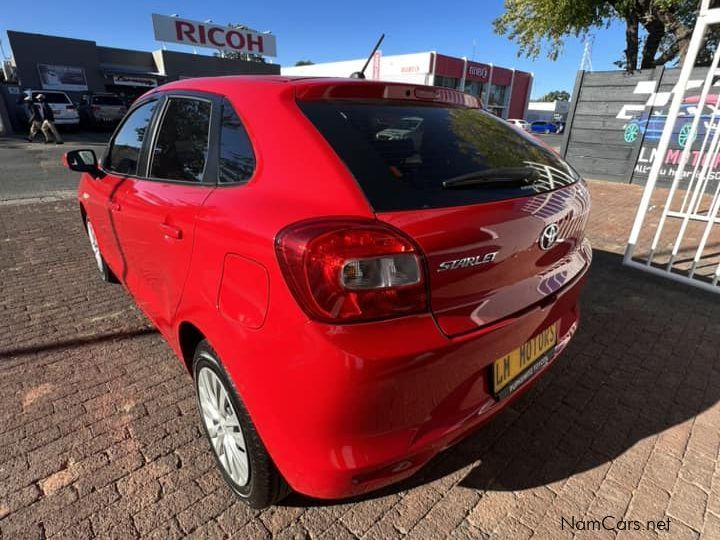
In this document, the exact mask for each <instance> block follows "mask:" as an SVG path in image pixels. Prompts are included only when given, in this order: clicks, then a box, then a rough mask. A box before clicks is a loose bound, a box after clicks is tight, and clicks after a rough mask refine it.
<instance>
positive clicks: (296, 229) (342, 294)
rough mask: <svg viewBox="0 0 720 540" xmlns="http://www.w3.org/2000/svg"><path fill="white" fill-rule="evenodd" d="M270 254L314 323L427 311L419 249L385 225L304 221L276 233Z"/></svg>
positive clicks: (338, 221) (339, 221) (345, 221)
mask: <svg viewBox="0 0 720 540" xmlns="http://www.w3.org/2000/svg"><path fill="white" fill-rule="evenodd" d="M275 249H276V252H277V256H278V260H279V262H280V268H281V269H282V272H283V275H284V276H285V280H286V281H287V283H288V286H289V287H290V290H291V291H292V293H293V295H294V296H295V298H296V300H297V302H298V304H299V305H300V307H301V308H302V309H303V310H304V311H305V312H306V313H307V314H308V315H309V316H310V317H311V318H313V319H315V320H319V321H322V322H328V323H349V322H361V321H370V320H379V319H388V318H393V317H401V316H404V315H410V314H415V313H423V312H426V311H427V310H428V303H427V292H426V284H425V272H424V269H423V266H424V265H423V256H422V253H421V251H420V248H419V247H417V246H416V245H415V243H414V242H413V241H412V240H410V239H409V238H407V237H406V236H404V235H403V234H402V233H400V232H398V231H396V230H395V229H392V228H391V227H389V226H387V225H383V224H380V223H378V222H376V221H372V220H360V219H342V220H340V219H328V220H318V221H304V222H300V223H297V224H295V225H291V226H289V227H287V228H286V229H284V230H283V231H281V232H280V234H279V235H278V237H277V240H276V242H275Z"/></svg>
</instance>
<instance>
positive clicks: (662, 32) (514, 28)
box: [493, 0, 717, 72]
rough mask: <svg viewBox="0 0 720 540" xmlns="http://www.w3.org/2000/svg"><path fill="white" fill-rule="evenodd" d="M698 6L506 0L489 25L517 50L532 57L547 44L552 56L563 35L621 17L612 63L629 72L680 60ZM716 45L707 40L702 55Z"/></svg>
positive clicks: (693, 1)
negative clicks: (619, 44) (620, 41)
mask: <svg viewBox="0 0 720 540" xmlns="http://www.w3.org/2000/svg"><path fill="white" fill-rule="evenodd" d="M698 5H699V3H698V1H697V0H505V12H504V13H503V14H502V15H501V16H500V17H498V18H497V19H495V21H493V26H494V28H495V32H496V33H498V34H500V35H505V36H507V37H508V38H509V39H510V40H512V41H514V42H516V43H517V44H518V45H519V47H520V49H519V51H518V54H519V55H525V56H527V57H530V58H537V57H538V56H540V54H541V52H543V49H546V52H547V56H548V57H549V58H550V59H551V60H556V59H557V58H558V56H559V54H560V53H561V52H562V49H563V45H564V39H565V38H566V37H567V36H575V37H584V36H586V35H587V34H588V33H589V32H590V31H591V30H593V29H602V28H607V27H608V26H609V25H610V23H611V22H612V21H614V20H618V19H619V20H622V21H624V22H625V51H624V57H623V59H622V60H620V61H618V62H616V64H617V65H619V66H620V67H623V68H625V69H626V70H627V71H629V72H632V71H635V70H636V69H637V68H638V67H640V69H648V68H653V67H656V66H662V65H665V64H668V63H671V62H674V61H677V62H682V61H683V60H684V58H685V55H686V54H687V49H688V45H689V44H690V37H691V36H692V28H693V27H694V25H695V20H696V19H697V10H698ZM716 46H717V40H712V39H711V40H710V42H709V44H708V46H707V50H706V51H704V52H703V54H701V59H704V58H706V57H708V56H709V55H711V54H712V52H713V51H714V48H715V47H716ZM641 47H642V56H640V49H641Z"/></svg>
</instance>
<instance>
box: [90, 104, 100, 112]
mask: <svg viewBox="0 0 720 540" xmlns="http://www.w3.org/2000/svg"><path fill="white" fill-rule="evenodd" d="M90 108H91V109H92V112H100V106H99V105H93V106H92V107H90Z"/></svg>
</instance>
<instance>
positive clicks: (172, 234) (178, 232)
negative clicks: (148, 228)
mask: <svg viewBox="0 0 720 540" xmlns="http://www.w3.org/2000/svg"><path fill="white" fill-rule="evenodd" d="M160 230H162V232H163V234H164V235H165V237H166V238H172V239H173V240H180V239H182V229H179V228H178V227H173V226H172V225H168V224H167V223H161V224H160Z"/></svg>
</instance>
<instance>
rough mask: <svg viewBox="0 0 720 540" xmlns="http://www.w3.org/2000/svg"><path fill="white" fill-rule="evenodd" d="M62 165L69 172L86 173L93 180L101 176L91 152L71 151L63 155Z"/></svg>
mask: <svg viewBox="0 0 720 540" xmlns="http://www.w3.org/2000/svg"><path fill="white" fill-rule="evenodd" d="M63 165H65V167H67V168H68V169H70V170H71V171H76V172H81V173H88V174H89V175H90V176H92V177H93V178H100V177H102V176H103V173H102V171H101V170H100V167H98V161H97V156H96V155H95V152H94V151H93V150H73V151H71V152H67V153H66V154H65V155H63Z"/></svg>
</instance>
